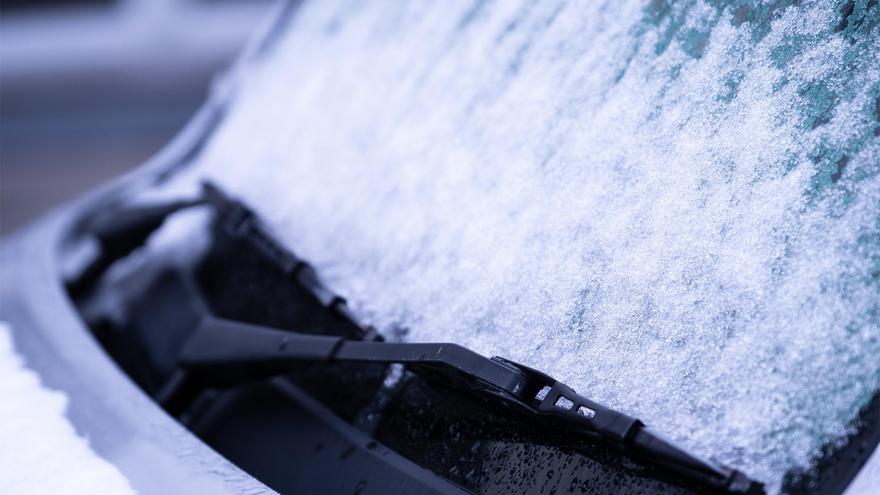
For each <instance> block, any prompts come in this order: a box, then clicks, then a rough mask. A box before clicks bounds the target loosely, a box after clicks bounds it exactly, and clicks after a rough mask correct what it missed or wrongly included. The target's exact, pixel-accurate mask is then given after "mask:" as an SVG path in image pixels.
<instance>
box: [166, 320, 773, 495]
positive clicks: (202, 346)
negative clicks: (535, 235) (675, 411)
mask: <svg viewBox="0 0 880 495" xmlns="http://www.w3.org/2000/svg"><path fill="white" fill-rule="evenodd" d="M303 362H340V363H341V362H348V363H351V362H359V363H382V364H385V363H402V364H405V365H407V367H408V368H409V369H410V370H411V371H413V372H415V373H417V374H419V375H420V376H423V377H426V378H429V379H430V378H432V377H438V378H442V380H443V382H444V383H445V384H447V385H449V386H451V387H453V388H456V389H459V390H462V391H466V392H468V393H473V394H477V395H479V396H481V397H484V398H489V399H491V400H495V401H498V402H499V403H503V404H504V405H506V406H508V407H510V408H511V409H514V410H516V411H517V412H519V413H524V414H526V415H528V416H532V417H535V418H540V419H541V420H542V421H544V422H545V424H552V425H554V426H558V427H561V428H565V429H567V430H569V431H572V432H574V433H580V434H584V435H585V436H587V437H591V438H595V437H596V436H600V437H602V438H604V439H605V440H607V441H610V442H611V443H613V444H614V445H616V446H617V447H619V448H621V449H623V450H624V451H626V452H629V453H632V454H635V455H637V456H638V457H641V458H642V459H644V460H646V461H649V462H652V463H655V464H659V465H662V466H664V467H666V468H668V469H671V470H673V471H675V472H677V473H679V474H682V475H684V476H687V477H689V478H692V479H694V480H696V481H699V482H702V483H705V484H706V485H708V486H710V487H712V488H715V489H721V490H725V491H727V492H729V493H743V494H745V493H761V492H762V491H763V487H762V485H761V484H760V483H757V482H754V481H752V480H750V479H749V478H748V477H746V476H745V475H744V474H742V473H740V472H739V471H736V470H734V469H729V468H726V467H722V466H719V465H717V464H714V463H712V462H710V461H708V460H705V459H702V458H700V457H698V456H696V455H694V454H692V453H690V452H688V451H687V450H685V449H683V448H681V447H678V446H677V445H675V444H674V443H673V442H671V441H669V440H667V439H665V438H663V437H662V436H660V435H658V434H657V433H654V432H653V431H651V430H650V429H649V428H647V427H646V426H645V425H644V423H642V422H641V421H640V420H638V419H636V418H633V417H631V416H628V415H626V414H623V413H621V412H618V411H615V410H613V409H610V408H608V407H605V406H603V405H602V404H599V403H597V402H594V401H592V400H590V399H588V398H586V397H583V396H581V395H578V394H577V393H576V392H575V391H574V390H572V389H571V388H570V387H568V386H567V385H565V384H563V383H561V382H559V381H556V380H555V379H553V378H551V377H550V376H548V375H546V374H544V373H541V372H539V371H537V370H534V369H532V368H529V367H527V366H523V365H521V364H518V363H515V362H513V361H510V360H507V359H503V358H500V357H493V358H491V359H490V358H486V357H484V356H482V355H480V354H477V353H476V352H474V351H471V350H469V349H467V348H465V347H462V346H459V345H456V344H433V343H387V342H365V341H359V340H347V339H344V338H342V337H336V336H326V335H312V334H302V333H294V332H290V331H286V330H279V329H273V328H268V327H263V326H259V325H252V324H248V323H243V322H238V321H232V320H225V319H220V318H216V317H213V316H206V317H204V318H203V319H202V321H201V323H200V324H199V326H198V328H197V330H196V331H195V332H194V333H193V335H192V336H191V337H190V338H189V340H188V341H187V343H186V344H185V345H184V347H183V351H182V353H181V355H180V357H179V364H180V366H181V367H182V368H183V369H185V370H187V371H188V372H189V373H190V374H192V375H194V376H195V377H197V378H196V380H197V381H198V383H199V384H201V385H203V386H221V385H222V386H229V385H233V384H239V383H241V382H246V381H250V380H254V379H257V378H261V377H264V376H265V375H263V374H259V373H258V374H256V375H255V374H254V369H255V367H258V368H260V369H263V370H264V373H265V374H277V373H281V372H283V370H284V369H285V368H288V367H290V366H291V365H296V364H299V363H303Z"/></svg>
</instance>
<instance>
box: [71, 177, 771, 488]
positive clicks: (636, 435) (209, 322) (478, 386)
mask: <svg viewBox="0 0 880 495" xmlns="http://www.w3.org/2000/svg"><path fill="white" fill-rule="evenodd" d="M200 204H205V205H208V206H210V207H211V208H212V209H213V210H214V212H215V215H216V218H215V221H216V223H217V225H218V226H219V227H220V228H222V229H223V230H224V231H225V232H226V233H227V234H228V235H230V236H232V237H234V238H237V239H242V240H244V241H246V242H247V243H248V244H249V245H250V246H251V247H252V248H253V249H255V250H256V251H258V252H260V253H261V254H262V255H263V257H264V258H265V259H267V260H269V261H270V262H271V263H272V264H273V265H274V266H275V268H276V269H277V270H278V271H279V272H281V273H283V274H285V276H287V277H289V278H290V279H291V280H293V281H295V282H296V283H297V284H298V285H300V286H301V287H303V288H304V289H306V290H307V291H308V292H309V293H310V294H312V296H314V298H315V299H316V300H317V301H318V302H319V303H320V304H321V305H322V306H324V307H325V308H327V309H328V310H330V311H332V312H333V313H335V314H336V315H338V316H340V317H341V318H343V319H344V320H346V321H348V322H349V323H351V325H350V326H351V327H352V328H353V329H354V330H353V331H352V332H350V335H349V336H350V337H351V338H352V339H351V340H350V339H346V338H343V337H339V336H327V335H313V334H306V333H293V332H290V331H285V330H279V329H274V328H267V327H262V326H258V325H251V324H246V323H242V322H237V321H230V320H223V319H219V318H216V317H213V316H206V317H204V318H203V319H202V321H201V323H200V324H199V326H198V328H197V329H196V331H195V332H194V333H193V334H192V336H191V337H190V338H189V340H188V341H187V343H186V344H185V346H184V348H183V349H182V351H181V354H180V356H179V364H180V366H181V368H182V369H184V370H185V372H182V373H178V374H177V375H175V376H174V377H172V379H171V380H170V381H169V383H167V384H166V387H164V390H163V391H162V392H160V393H159V397H158V399H159V400H160V402H162V403H163V404H165V406H166V408H169V409H170V410H172V409H175V407H176V406H175V404H176V403H184V402H186V401H187V399H186V398H187V397H189V394H190V393H191V392H192V387H194V386H196V387H201V386H216V387H222V386H229V385H235V384H238V383H244V382H248V381H251V380H254V379H259V378H263V377H266V376H271V375H272V374H279V373H283V372H285V371H286V370H288V369H290V368H291V367H292V366H294V365H296V364H298V363H303V362H312V363H314V362H361V363H403V364H405V365H406V366H407V367H408V368H409V369H410V370H411V371H413V372H415V373H418V374H419V375H421V376H423V377H425V378H428V379H431V378H437V379H440V380H442V381H443V382H444V383H446V384H448V385H450V386H452V387H453V388H455V389H457V390H461V391H464V392H470V393H472V394H476V395H478V396H479V397H481V398H485V399H488V400H490V401H493V402H494V403H497V404H503V405H505V406H507V407H508V408H511V409H513V410H516V411H518V412H520V413H523V414H525V415H527V416H530V417H533V418H540V420H541V422H542V424H548V425H556V426H558V427H560V428H564V429H566V430H568V431H572V432H574V433H576V434H579V435H583V436H585V437H589V438H597V437H602V438H604V439H605V440H607V441H610V442H611V443H612V444H614V445H617V446H618V447H620V448H621V449H623V450H625V451H626V452H629V453H633V454H635V455H638V456H640V457H642V458H643V459H645V460H646V461H649V462H652V463H654V464H658V465H662V466H664V467H666V468H668V469H670V470H672V471H674V472H677V473H679V474H681V475H684V476H686V477H688V478H691V479H693V480H695V481H698V482H701V483H703V484H705V485H706V486H707V487H711V488H712V489H715V490H723V491H726V492H728V493H743V494H745V493H749V494H751V493H763V485H762V484H760V483H758V482H755V481H752V480H751V479H749V478H748V477H747V476H745V475H744V474H742V473H740V472H739V471H736V470H734V469H730V468H727V467H723V466H719V465H716V464H714V463H712V462H710V461H708V460H705V459H702V458H700V457H698V456H696V455H694V454H692V453H689V452H687V451H686V450H685V449H683V448H681V447H678V446H676V445H675V444H674V443H672V442H671V441H669V440H666V439H664V438H663V437H661V436H660V435H658V434H656V433H654V432H652V431H651V430H650V429H649V428H647V427H646V426H645V425H644V424H643V423H642V422H641V421H640V420H638V419H636V418H632V417H630V416H628V415H626V414H623V413H621V412H618V411H615V410H613V409H610V408H607V407H605V406H603V405H602V404H599V403H596V402H594V401H592V400H590V399H588V398H586V397H583V396H581V395H578V394H577V393H575V391H574V390H572V389H571V388H570V387H568V386H566V385H565V384H563V383H560V382H558V381H556V380H555V379H553V378H551V377H550V376H548V375H546V374H544V373H541V372H540V371H537V370H534V369H532V368H529V367H527V366H523V365H521V364H518V363H515V362H513V361H509V360H506V359H503V358H500V357H493V358H491V359H490V358H486V357H484V356H482V355H480V354H477V353H475V352H473V351H471V350H469V349H466V348H464V347H462V346H459V345H456V344H425V343H385V342H382V338H381V336H379V335H378V334H377V333H376V331H375V330H374V329H373V328H371V327H369V326H363V325H361V324H360V323H359V322H358V321H357V319H356V318H355V317H354V315H353V314H352V313H351V312H350V310H349V309H348V307H347V305H346V303H345V300H344V299H342V298H341V297H339V296H337V295H336V294H334V293H333V292H332V291H330V290H329V289H328V288H327V287H326V286H325V285H324V284H323V283H322V282H321V280H320V278H319V277H318V275H317V273H316V271H315V270H314V268H313V267H312V266H311V265H309V264H308V263H307V262H305V261H303V260H302V259H300V258H298V257H297V256H296V255H294V254H293V253H292V252H291V251H289V250H288V249H286V248H285V247H283V246H281V245H280V244H278V243H277V242H276V241H275V240H274V238H273V237H272V236H271V235H270V234H269V233H268V232H267V231H266V229H265V228H264V227H263V225H262V223H261V222H260V221H259V219H258V218H257V216H256V215H255V214H254V212H253V211H252V210H250V209H249V208H248V207H246V206H245V205H244V204H243V203H241V202H239V201H237V200H235V199H232V198H230V197H229V196H227V195H226V194H225V193H223V192H222V191H221V190H220V189H219V188H217V187H216V186H214V185H212V184H210V183H205V184H204V185H203V190H202V197H201V198H199V199H196V200H191V201H180V202H173V203H168V204H165V205H158V206H155V207H146V208H142V207H130V208H122V209H121V210H122V211H117V212H116V214H117V216H116V218H115V219H114V218H113V217H112V216H110V215H108V216H106V217H105V218H101V219H99V221H95V222H93V224H92V225H91V232H90V234H91V236H92V237H93V238H96V239H97V240H98V241H99V242H100V244H101V245H102V247H103V251H104V254H105V256H104V257H102V261H101V262H99V263H98V265H100V266H101V267H103V268H106V267H107V266H108V265H109V264H110V263H112V262H113V261H115V260H116V259H119V258H121V257H122V256H124V255H125V254H127V253H128V252H131V251H132V250H133V249H135V248H136V247H137V246H139V245H141V244H143V242H144V241H145V240H146V238H147V237H148V236H149V235H150V234H151V233H152V232H153V231H155V230H156V229H157V228H158V227H159V226H161V224H162V223H163V222H164V220H165V218H166V217H168V216H169V215H171V214H172V213H174V212H176V211H179V210H181V209H184V208H188V207H190V206H196V205H200ZM120 213H121V214H120ZM99 271H101V270H98V269H97V268H95V267H91V269H89V270H88V273H89V276H87V277H85V278H86V279H87V280H88V279H92V277H93V276H94V275H93V274H95V273H98V272H99ZM304 330H307V329H304ZM354 339H357V340H354ZM193 381H195V382H197V385H193ZM190 398H191V397H190Z"/></svg>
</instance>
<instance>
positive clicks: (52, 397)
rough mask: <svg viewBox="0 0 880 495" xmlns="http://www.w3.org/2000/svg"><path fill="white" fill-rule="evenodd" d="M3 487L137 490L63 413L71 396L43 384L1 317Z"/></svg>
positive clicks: (21, 492)
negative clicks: (92, 448)
mask: <svg viewBox="0 0 880 495" xmlns="http://www.w3.org/2000/svg"><path fill="white" fill-rule="evenodd" d="M0 397H2V398H3V399H2V400H0V439H2V442H0V491H2V492H3V493H8V494H13V495H25V494H44V493H52V494H70V495H80V494H81V495H92V494H97V493H100V494H110V495H117V494H118V495H125V494H130V493H134V490H133V489H132V488H131V487H130V486H129V484H128V481H126V479H125V478H124V477H123V476H122V474H121V473H120V472H119V471H118V470H117V469H116V468H115V467H114V466H113V465H112V464H110V463H108V462H107V461H105V460H104V459H102V458H101V457H99V456H98V455H97V454H95V453H94V452H93V451H92V450H91V449H90V448H89V444H88V440H87V439H85V438H82V437H80V436H78V435H77V433H76V431H75V430H74V429H73V426H72V425H71V424H70V422H69V421H68V420H67V418H66V417H65V408H66V405H67V398H66V397H65V395H64V394H63V393H61V392H57V391H53V390H48V389H46V388H43V387H42V386H41V385H40V379H39V377H38V376H37V375H36V374H35V373H34V372H33V371H31V370H28V369H27V368H26V367H25V366H24V363H23V362H22V359H21V357H20V356H19V355H17V354H16V352H15V349H14V347H13V342H12V335H11V329H10V328H9V327H8V326H7V325H6V324H5V323H3V322H0Z"/></svg>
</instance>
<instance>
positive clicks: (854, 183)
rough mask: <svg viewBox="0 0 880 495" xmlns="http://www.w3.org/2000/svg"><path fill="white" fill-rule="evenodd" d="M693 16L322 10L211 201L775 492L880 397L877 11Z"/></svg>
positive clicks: (229, 123) (270, 83) (440, 336)
mask: <svg viewBox="0 0 880 495" xmlns="http://www.w3.org/2000/svg"><path fill="white" fill-rule="evenodd" d="M671 3H672V4H673V5H672V6H669V5H668V4H667V3H666V2H663V1H606V2H596V1H583V2H534V1H532V0H526V1H522V2H471V1H458V2H446V1H444V2H407V3H400V2H344V1H320V2H310V3H308V4H307V5H305V6H304V7H303V8H302V10H301V11H300V12H299V14H298V16H297V17H296V18H295V20H294V21H293V22H292V23H291V25H290V26H289V29H288V30H287V32H286V34H284V35H283V36H282V38H281V39H280V40H278V42H277V44H276V45H275V47H274V49H273V50H272V52H271V53H270V54H269V55H268V56H266V57H264V58H263V59H261V60H260V61H257V62H254V63H253V64H252V66H250V67H247V68H246V70H245V71H244V72H243V75H242V79H241V81H240V83H241V91H240V94H239V95H237V97H236V102H235V104H234V105H233V107H232V109H231V110H230V113H229V115H228V117H227V118H226V119H225V122H224V123H223V125H222V126H221V128H220V129H219V130H218V132H217V133H216V135H215V137H214V139H213V141H212V142H210V143H209V145H208V147H207V149H206V150H205V152H204V153H203V154H202V156H201V157H200V160H199V164H198V166H197V167H196V168H194V169H193V170H191V171H190V172H189V176H188V179H187V180H194V179H198V178H202V177H210V178H212V179H213V180H216V181H217V182H218V183H219V184H220V185H221V186H223V187H224V188H226V189H228V190H230V191H231V192H233V193H234V194H236V195H238V196H239V197H241V198H242V199H244V200H245V201H247V202H249V203H250V204H252V205H254V206H255V207H256V209H257V210H258V211H259V212H260V214H261V215H263V216H264V217H265V218H266V220H267V221H268V222H269V223H270V224H271V225H272V226H273V227H274V228H275V229H276V231H277V233H278V234H279V235H280V236H281V237H282V238H283V239H284V240H285V242H287V243H288V244H289V245H290V246H291V247H292V248H293V249H294V250H295V251H296V252H297V253H298V254H300V255H302V256H303V257H305V258H307V259H309V260H310V261H312V262H314V263H315V264H316V265H317V266H318V267H319V269H320V271H321V273H322V276H323V277H324V278H325V279H326V280H327V282H329V283H330V285H331V286H332V287H333V288H334V289H335V290H337V291H338V292H340V293H342V294H343V295H344V296H346V297H347V298H348V299H349V300H350V302H351V303H352V305H353V306H354V308H355V310H356V311H357V313H358V314H359V315H360V316H362V317H363V318H364V319H366V320H367V321H369V322H372V323H373V324H375V325H376V326H378V327H379V328H380V329H381V330H382V331H383V332H384V333H385V334H386V335H387V336H388V337H389V338H392V339H394V338H400V339H404V340H408V341H451V342H457V343H460V344H463V345H466V346H469V347H471V348H473V349H475V350H477V351H479V352H482V353H484V354H487V355H501V356H505V357H508V358H511V359H514V360H517V361H520V362H523V363H525V364H528V365H532V366H535V367H538V368H540V369H542V370H544V371H546V372H548V373H550V374H552V375H554V376H555V377H557V378H559V379H560V380H563V381H565V382H567V383H569V384H570V385H572V386H573V387H574V388H575V389H577V390H578V391H579V392H580V393H582V394H584V395H586V396H589V397H592V398H594V399H596V400H599V401H602V402H605V403H607V404H609V405H611V406H614V407H616V408H619V409H621V410H623V411H626V412H629V413H631V414H634V415H637V416H638V417H641V418H643V419H645V420H646V421H647V422H649V423H650V424H651V425H652V426H654V427H656V428H657V429H659V430H660V431H663V432H666V433H667V434H669V435H670V436H672V437H674V438H675V439H676V440H678V441H680V442H681V443H683V444H684V445H687V446H689V447H690V448H692V449H694V450H696V451H698V452H700V453H702V454H705V455H707V456H710V457H712V458H713V459H715V460H717V461H720V462H723V463H727V464H730V465H733V466H736V467H738V468H740V469H742V470H743V471H745V472H747V473H748V474H749V475H751V476H753V477H755V478H758V479H761V480H764V481H767V482H769V483H770V487H771V491H776V490H778V489H779V486H780V483H781V478H782V476H783V474H784V473H785V472H786V471H787V470H790V469H797V468H804V467H806V466H808V464H809V463H810V461H811V459H812V458H813V457H814V456H815V455H817V453H818V450H819V447H820V446H821V445H822V444H823V443H824V442H827V441H830V440H833V439H834V438H837V437H840V436H841V435H843V434H844V433H845V431H846V428H847V425H848V424H850V422H851V421H852V419H853V418H854V417H855V416H856V414H857V411H858V410H859V408H860V407H861V406H863V405H864V404H866V403H867V401H868V400H869V399H870V398H871V396H872V394H873V393H874V392H875V391H876V390H877V389H878V386H880V359H878V358H877V356H878V355H880V213H878V212H880V175H878V170H880V138H878V134H880V131H878V129H880V122H878V119H880V102H878V98H880V61H878V53H880V27H878V22H880V21H878V19H880V7H878V6H877V3H876V2H862V1H860V2H855V3H854V4H853V3H852V2H848V3H847V2H826V1H814V2H810V1H806V2H791V3H797V4H798V5H792V6H789V5H787V3H788V2H770V3H763V2H758V3H757V4H755V5H749V4H747V3H743V2H729V3H731V4H735V5H727V3H728V2H702V1H689V2H671ZM848 5H849V6H850V7H852V8H847V6H848Z"/></svg>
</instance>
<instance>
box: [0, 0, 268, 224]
mask: <svg viewBox="0 0 880 495" xmlns="http://www.w3.org/2000/svg"><path fill="white" fill-rule="evenodd" d="M273 5H274V2H273V1H272V0H0V234H6V233H9V232H10V231H11V230H14V229H15V228H16V227H18V226H21V225H23V224H24V223H26V222H27V221H29V220H31V219H33V218H34V217H35V216H37V215H39V214H40V213H42V212H44V211H45V210H47V209H49V208H51V207H52V206H55V205H57V204H59V203H61V202H63V201H65V200H68V199H70V198H73V197H75V196H76V195H78V194H81V193H82V192H84V191H87V190H89V189H91V188H93V187H95V186H97V185H98V184H100V183H102V182H105V181H107V180H108V179H110V178H112V177H113V176H116V175H118V174H121V173H123V172H125V171H127V170H129V169H131V168H132V167H135V166H137V165H138V164H140V163H142V162H143V161H144V160H146V159H147V158H149V157H150V155H152V154H153V153H155V152H156V151H158V150H159V149H160V148H161V146H162V145H163V144H165V143H166V142H167V141H168V140H170V139H171V138H172V137H173V136H174V134H175V133H176V132H177V131H178V130H180V128H181V127H182V126H183V125H184V124H185V123H186V121H187V119H188V118H189V117H190V115H192V113H193V112H194V111H195V110H196V109H197V108H198V106H199V104H200V103H201V102H202V100H203V99H204V98H205V96H206V94H207V91H208V87H209V85H210V83H211V80H212V78H213V77H214V76H215V75H217V74H218V73H219V72H221V71H222V70H223V69H224V68H226V67H227V66H228V65H229V64H230V63H231V62H232V60H233V59H234V57H235V56H236V54H237V53H238V52H239V51H240V50H241V49H242V48H243V46H244V44H245V43H246V42H247V40H248V38H249V36H250V34H251V33H252V32H253V31H254V29H255V28H256V27H257V26H258V24H259V23H260V22H261V21H262V19H263V18H264V17H265V16H266V14H268V12H269V10H270V9H271V8H272V6H273Z"/></svg>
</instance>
